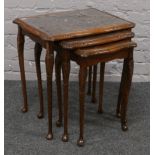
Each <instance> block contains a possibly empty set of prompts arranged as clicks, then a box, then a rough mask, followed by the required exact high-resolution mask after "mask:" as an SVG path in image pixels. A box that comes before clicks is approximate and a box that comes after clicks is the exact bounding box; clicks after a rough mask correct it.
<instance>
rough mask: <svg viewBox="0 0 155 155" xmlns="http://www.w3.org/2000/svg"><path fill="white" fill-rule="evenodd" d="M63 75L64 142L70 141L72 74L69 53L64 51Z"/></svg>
mask: <svg viewBox="0 0 155 155" xmlns="http://www.w3.org/2000/svg"><path fill="white" fill-rule="evenodd" d="M62 73H63V95H64V97H63V99H64V103H63V104H64V134H63V136H62V141H64V142H67V141H68V138H69V137H68V83H69V73H70V56H69V52H68V51H65V50H64V51H63V54H62Z"/></svg>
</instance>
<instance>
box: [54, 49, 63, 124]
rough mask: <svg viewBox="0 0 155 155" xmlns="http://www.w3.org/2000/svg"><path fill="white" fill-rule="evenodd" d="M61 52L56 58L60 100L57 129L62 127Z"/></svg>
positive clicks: (58, 96)
mask: <svg viewBox="0 0 155 155" xmlns="http://www.w3.org/2000/svg"><path fill="white" fill-rule="evenodd" d="M60 56H61V55H60V52H58V51H57V54H56V58H55V73H56V74H55V75H56V86H57V99H58V101H57V102H58V113H59V118H58V120H57V122H56V125H57V127H61V126H62V93H61V57H60Z"/></svg>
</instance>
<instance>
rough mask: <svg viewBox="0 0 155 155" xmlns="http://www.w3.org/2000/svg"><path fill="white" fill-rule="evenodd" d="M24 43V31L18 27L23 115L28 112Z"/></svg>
mask: <svg viewBox="0 0 155 155" xmlns="http://www.w3.org/2000/svg"><path fill="white" fill-rule="evenodd" d="M24 42H25V39H24V35H23V34H22V29H21V28H20V27H19V26H18V35H17V48H18V59H19V67H20V75H21V82H22V92H23V98H24V105H23V108H22V112H23V113H25V112H27V111H28V103H27V92H26V80H25V67H24Z"/></svg>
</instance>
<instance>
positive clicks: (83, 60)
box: [64, 40, 136, 146]
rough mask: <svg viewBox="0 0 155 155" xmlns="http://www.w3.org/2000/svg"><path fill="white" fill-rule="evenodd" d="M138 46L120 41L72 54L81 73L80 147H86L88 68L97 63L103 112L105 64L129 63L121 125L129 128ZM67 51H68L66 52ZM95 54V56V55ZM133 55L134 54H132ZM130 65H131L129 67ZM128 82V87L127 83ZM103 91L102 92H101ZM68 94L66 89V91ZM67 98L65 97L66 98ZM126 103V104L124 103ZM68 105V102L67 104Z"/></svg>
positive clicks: (122, 104) (124, 84)
mask: <svg viewBox="0 0 155 155" xmlns="http://www.w3.org/2000/svg"><path fill="white" fill-rule="evenodd" d="M135 46H136V43H134V42H132V41H130V40H124V41H118V42H115V43H113V44H107V45H100V46H95V47H89V48H82V49H78V50H76V51H74V52H69V51H68V53H70V56H71V57H70V58H71V60H74V61H76V62H77V63H78V64H79V65H80V71H79V104H80V136H79V139H78V145H79V146H83V145H84V138H83V133H84V96H85V95H84V91H85V78H86V73H87V71H86V68H87V67H88V66H90V65H96V64H97V63H99V62H100V63H101V64H102V65H101V72H100V74H101V77H100V82H101V83H100V88H99V89H100V90H99V94H100V95H99V107H98V111H99V112H102V94H103V80H104V78H103V77H104V66H105V62H107V61H110V60H114V59H120V58H121V59H125V60H126V62H127V63H125V68H126V69H125V71H124V73H127V74H126V76H125V77H124V78H125V79H124V80H123V81H124V83H123V84H122V85H123V89H122V90H124V91H123V93H122V94H121V95H122V101H121V116H122V117H121V124H122V129H123V130H124V131H125V130H126V128H127V120H126V110H127V101H128V93H129V84H131V75H132V74H131V72H132V62H133V61H132V58H133V57H132V58H131V55H132V54H133V51H132V50H131V49H133V47H135ZM65 51H66V50H65ZM94 51H95V52H94ZM93 52H94V55H93ZM131 53H132V54H131ZM129 64H130V65H129ZM125 81H127V83H128V85H127V84H126V83H125ZM101 89H102V90H101ZM64 92H66V89H64ZM64 97H65V96H64ZM124 102H125V103H124ZM65 104H67V102H66V103H65ZM64 112H65V111H64Z"/></svg>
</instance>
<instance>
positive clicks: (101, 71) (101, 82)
mask: <svg viewBox="0 0 155 155" xmlns="http://www.w3.org/2000/svg"><path fill="white" fill-rule="evenodd" d="M104 69H105V62H102V63H101V64H100V83H99V106H98V113H103V89H104V88H103V87H104Z"/></svg>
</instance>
